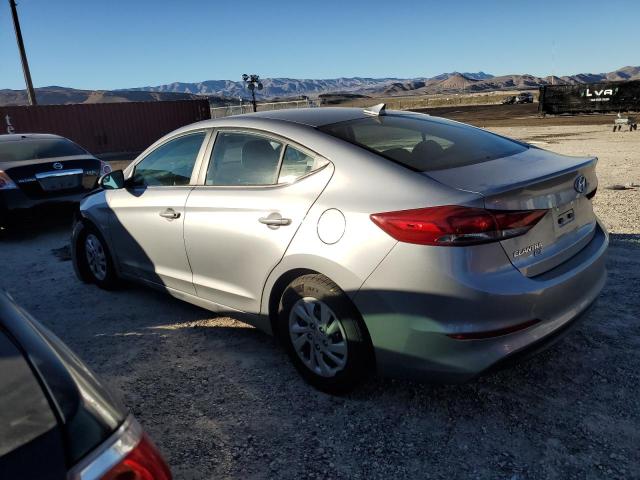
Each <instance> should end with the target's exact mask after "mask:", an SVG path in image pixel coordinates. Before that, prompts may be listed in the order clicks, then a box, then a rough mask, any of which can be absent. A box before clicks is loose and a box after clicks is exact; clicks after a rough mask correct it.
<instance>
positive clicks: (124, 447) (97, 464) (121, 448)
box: [67, 416, 171, 480]
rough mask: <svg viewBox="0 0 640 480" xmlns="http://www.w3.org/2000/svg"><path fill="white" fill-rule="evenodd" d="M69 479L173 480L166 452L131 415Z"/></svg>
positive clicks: (72, 472)
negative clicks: (154, 442) (165, 456)
mask: <svg viewBox="0 0 640 480" xmlns="http://www.w3.org/2000/svg"><path fill="white" fill-rule="evenodd" d="M67 479H68V480H171V472H170V471H169V467H168V466H167V464H166V463H165V461H164V459H163V458H162V455H160V452H159V451H158V449H157V448H156V447H155V445H154V444H153V442H151V440H150V439H149V437H148V436H147V435H146V434H145V433H144V432H143V431H142V427H140V424H138V422H137V421H136V420H135V418H133V417H132V416H129V417H128V418H127V419H126V420H125V422H124V423H123V424H122V425H121V426H120V428H119V429H118V430H117V431H116V432H115V433H114V434H113V435H111V437H109V439H107V440H106V441H105V442H104V443H103V444H102V445H101V446H99V447H98V448H96V449H95V450H94V451H93V452H91V453H90V454H89V455H87V456H86V457H85V458H84V459H82V460H81V461H80V463H78V464H77V465H75V466H74V467H73V468H72V469H71V471H70V472H69V475H68V476H67Z"/></svg>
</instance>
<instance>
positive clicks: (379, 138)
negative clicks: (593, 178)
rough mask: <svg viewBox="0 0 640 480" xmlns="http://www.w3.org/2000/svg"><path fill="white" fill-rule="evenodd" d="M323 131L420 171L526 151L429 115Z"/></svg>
mask: <svg viewBox="0 0 640 480" xmlns="http://www.w3.org/2000/svg"><path fill="white" fill-rule="evenodd" d="M320 130H322V131H323V132H325V133H328V134H329V135H333V136H335V137H338V138H341V139H343V140H346V141H348V142H350V143H353V144H355V145H359V146H361V147H364V148H366V149H368V150H371V151H374V152H376V153H378V154H380V155H382V156H383V157H385V158H388V159H390V160H393V161H394V162H397V163H400V164H402V165H404V166H406V167H409V168H411V169H412V170H416V171H419V172H427V171H430V170H440V169H446V168H455V167H462V166H464V165H472V164H474V163H481V162H484V161H487V160H493V159H495V158H500V157H507V156H510V155H515V154H517V153H520V152H523V151H525V150H526V149H527V147H526V146H524V145H522V144H520V143H517V142H515V141H512V140H509V139H507V138H503V137H500V136H498V135H494V134H492V133H489V132H486V131H484V130H481V129H478V128H473V127H469V126H466V125H462V124H458V123H455V122H450V121H448V120H444V119H435V118H430V117H428V116H408V115H407V116H404V115H403V116H397V115H396V116H394V115H386V116H379V117H371V118H362V119H358V120H350V121H347V122H340V123H334V124H331V125H325V126H324V127H321V128H320Z"/></svg>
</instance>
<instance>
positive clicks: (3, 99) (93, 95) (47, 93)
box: [0, 87, 201, 105]
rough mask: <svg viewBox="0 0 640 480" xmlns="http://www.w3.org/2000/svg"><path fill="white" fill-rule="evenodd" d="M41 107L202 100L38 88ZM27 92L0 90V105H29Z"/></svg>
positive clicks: (166, 94) (187, 96)
mask: <svg viewBox="0 0 640 480" xmlns="http://www.w3.org/2000/svg"><path fill="white" fill-rule="evenodd" d="M36 98H37V100H38V103H39V104H40V105H64V104H71V103H116V102H155V101H158V100H190V99H194V98H201V97H198V96H197V95H191V94H188V93H174V92H148V91H138V90H125V91H121V90H77V89H75V88H66V87H43V88H36ZM27 103H28V102H27V92H26V91H25V90H7V89H5V90H0V105H27Z"/></svg>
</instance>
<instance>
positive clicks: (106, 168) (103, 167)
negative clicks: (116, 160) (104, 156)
mask: <svg viewBox="0 0 640 480" xmlns="http://www.w3.org/2000/svg"><path fill="white" fill-rule="evenodd" d="M112 170H113V169H112V168H111V165H109V164H108V163H107V162H103V161H102V160H100V176H102V175H106V174H107V173H111V171H112Z"/></svg>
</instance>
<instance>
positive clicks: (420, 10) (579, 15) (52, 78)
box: [0, 0, 640, 89]
mask: <svg viewBox="0 0 640 480" xmlns="http://www.w3.org/2000/svg"><path fill="white" fill-rule="evenodd" d="M18 3H19V5H18V11H19V14H20V20H21V24H22V31H23V35H24V37H25V44H26V48H27V54H28V56H29V62H30V66H31V72H32V76H33V81H34V84H35V86H36V87H42V86H47V85H63V86H67V87H75V88H89V89H112V88H126V87H138V86H146V85H159V84H163V83H169V82H174V81H183V82H197V81H202V80H218V79H232V80H239V79H240V76H241V75H242V73H245V72H246V73H258V74H260V75H261V76H262V77H292V78H335V77H352V76H367V77H402V78H405V77H418V76H433V75H436V74H439V73H442V72H450V71H454V70H457V71H473V72H475V71H478V70H484V71H485V72H489V73H492V74H494V75H501V74H508V73H531V74H534V75H549V74H551V73H554V74H557V75H565V74H574V73H584V72H594V73H598V72H604V71H610V70H613V69H615V68H618V67H622V66H625V65H640V50H639V49H638V47H637V45H633V44H632V43H637V42H632V40H631V38H633V35H635V33H636V32H637V29H638V21H639V20H640V1H638V0H625V1H616V0H601V1H598V2H596V1H591V0H583V1H573V0H556V1H553V2H551V1H550V2H544V1H538V2H515V3H514V2H506V1H505V2H501V1H493V2H491V1H486V0H483V1H474V2H472V1H464V0H456V1H438V2H432V1H428V0H422V1H413V0H406V1H402V2H394V1H393V0H385V1H378V0H368V1H360V0H358V1H348V0H342V1H334V0H316V1H314V2H305V1H304V0H298V1H289V0H281V1H276V2H269V1H254V0H241V1H235V2H233V1H224V2H221V1H216V0H199V1H196V0H172V1H167V0H156V1H150V0H133V1H125V0H108V1H107V0H82V1H80V0H59V1H53V0H21V1H19V2H18ZM629 35H631V36H629ZM625 39H627V40H625ZM0 45H1V47H0V88H13V89H18V88H24V80H23V77H22V70H21V67H20V62H19V56H18V51H17V47H16V43H15V37H14V33H13V27H12V25H11V18H10V11H9V6H8V2H7V1H6V0H0Z"/></svg>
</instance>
